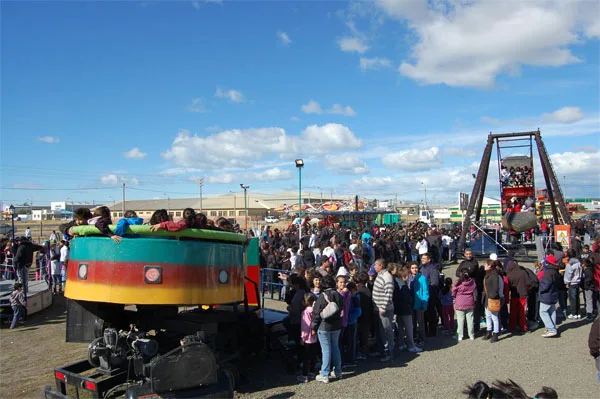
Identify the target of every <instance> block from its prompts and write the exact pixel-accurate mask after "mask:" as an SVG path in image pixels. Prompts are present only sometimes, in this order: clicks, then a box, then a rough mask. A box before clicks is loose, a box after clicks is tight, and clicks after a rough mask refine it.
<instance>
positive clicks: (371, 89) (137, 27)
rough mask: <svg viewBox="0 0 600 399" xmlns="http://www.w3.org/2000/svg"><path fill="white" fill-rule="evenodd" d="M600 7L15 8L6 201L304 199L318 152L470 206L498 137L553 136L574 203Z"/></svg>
mask: <svg viewBox="0 0 600 399" xmlns="http://www.w3.org/2000/svg"><path fill="white" fill-rule="evenodd" d="M598 11H599V10H598V5H597V4H596V3H595V2H563V1H537V0H532V1H528V2H519V3H517V2H480V1H473V2H467V3H465V2H463V1H458V0H450V1H437V2H427V1H425V0H423V1H421V0H410V1H393V0H382V1H376V2H374V3H361V2H359V3H353V2H350V3H348V2H256V1H244V2H242V1H239V2H227V1H224V2H214V1H211V2H203V1H198V2H194V1H192V2H190V1H187V2H145V3H144V2H124V1H123V2H91V1H90V2H83V1H81V2H52V1H46V2H44V1H42V2H3V3H2V15H1V18H2V20H1V23H2V26H1V33H2V43H1V45H2V47H1V48H2V59H1V68H2V69H1V73H2V74H1V77H2V82H1V83H2V85H1V86H2V87H1V88H2V103H1V112H2V119H1V121H0V127H1V149H0V156H1V166H2V168H1V180H2V181H1V184H0V186H1V189H0V197H1V199H2V201H3V202H22V201H29V200H30V199H33V202H34V204H48V203H49V202H50V201H57V200H61V199H64V198H65V197H67V196H68V197H70V198H71V199H73V200H74V201H91V200H92V199H93V200H95V201H97V202H103V201H109V200H111V198H116V199H119V198H120V197H121V190H120V185H121V183H123V182H124V183H125V184H126V187H127V197H128V198H129V199H143V198H157V197H158V198H164V197H166V195H169V196H170V197H171V198H175V197H191V196H196V195H197V194H196V193H197V192H198V186H197V183H196V182H197V179H198V178H199V177H203V178H204V181H205V184H204V193H205V195H218V194H223V193H228V192H229V191H230V190H234V191H239V183H245V184H249V185H250V186H251V189H252V190H256V191H260V192H265V193H268V192H277V191H280V190H295V189H297V184H298V183H297V171H296V169H295V167H294V159H295V158H297V157H302V158H303V159H304V160H305V162H306V166H305V168H304V170H303V174H302V176H303V187H305V188H306V189H308V190H312V191H314V192H318V191H319V189H317V187H321V188H322V189H323V191H325V192H329V190H330V189H333V190H334V192H335V193H338V194H344V195H346V194H347V195H354V194H358V195H360V196H362V197H368V198H379V199H385V198H392V197H393V196H395V195H397V196H398V198H399V199H405V200H411V201H420V199H422V197H423V191H422V185H421V184H420V183H421V182H422V181H423V182H425V183H426V185H427V190H428V196H430V200H431V199H432V197H435V198H436V201H451V202H454V201H455V199H456V198H457V192H459V191H465V192H469V193H470V191H471V189H472V184H473V180H472V177H471V173H476V171H477V167H478V163H479V161H480V159H481V151H482V150H483V148H484V146H485V141H486V135H487V134H488V133H489V132H490V131H493V132H495V133H496V132H497V133H503V132H514V131H528V130H535V129H537V128H538V127H539V128H540V129H541V131H542V136H543V138H544V141H545V144H546V147H547V148H548V151H549V152H550V154H551V156H552V161H553V164H554V166H555V169H556V172H557V175H558V176H559V179H560V180H561V182H565V183H566V187H567V195H568V196H578V197H581V196H593V197H599V196H600V176H599V174H598V166H597V165H598V163H599V162H600V153H599V144H600V143H599V137H600V136H599V134H598V133H599V131H600V117H599V106H600V103H599V89H600V83H599V76H600V75H599V58H600V57H599V42H598V38H599V37H600V22H598V19H597V18H594V16H597V15H598ZM507 155H510V154H508V153H507ZM490 169H491V172H490V184H489V185H488V187H489V193H490V194H491V195H492V196H493V195H494V192H496V193H497V191H498V188H497V186H498V185H497V176H496V175H494V173H493V172H494V170H495V169H494V168H493V167H492V168H490ZM538 177H539V179H538V181H537V183H538V186H540V185H541V186H543V179H542V178H541V175H539V174H538ZM88 188H94V190H89V189H88ZM56 189H60V190H56ZM186 193H189V194H186Z"/></svg>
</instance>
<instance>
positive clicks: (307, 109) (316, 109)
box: [300, 100, 356, 116]
mask: <svg viewBox="0 0 600 399" xmlns="http://www.w3.org/2000/svg"><path fill="white" fill-rule="evenodd" d="M300 108H301V109H302V112H304V113H305V114H318V115H320V114H322V113H327V114H332V115H344V116H356V111H354V110H353V109H352V107H350V106H349V105H346V106H343V105H340V104H333V105H332V106H331V108H330V109H328V110H325V111H323V108H321V104H319V103H318V102H316V101H315V100H310V101H309V102H308V104H304V105H303V106H302V107H300Z"/></svg>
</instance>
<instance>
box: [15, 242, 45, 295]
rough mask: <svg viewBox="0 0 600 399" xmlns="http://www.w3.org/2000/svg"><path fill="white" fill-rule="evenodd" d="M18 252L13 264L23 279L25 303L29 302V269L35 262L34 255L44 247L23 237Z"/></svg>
mask: <svg viewBox="0 0 600 399" xmlns="http://www.w3.org/2000/svg"><path fill="white" fill-rule="evenodd" d="M17 242H18V247H17V251H16V253H15V257H14V258H13V264H14V265H15V270H16V271H17V272H18V273H19V275H20V277H21V283H22V284H23V295H24V296H25V301H27V283H28V280H29V268H30V267H31V263H32V262H33V253H34V252H35V251H41V250H43V249H44V247H42V246H40V245H35V244H33V243H32V242H31V241H29V240H28V239H27V238H25V237H21V238H20V239H19V240H18V241H17Z"/></svg>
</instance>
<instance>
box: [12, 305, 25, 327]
mask: <svg viewBox="0 0 600 399" xmlns="http://www.w3.org/2000/svg"><path fill="white" fill-rule="evenodd" d="M12 310H13V319H12V323H11V324H10V328H15V327H16V326H17V321H19V320H23V319H24V318H25V306H22V305H15V306H13V307H12Z"/></svg>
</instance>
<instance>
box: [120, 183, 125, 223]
mask: <svg viewBox="0 0 600 399" xmlns="http://www.w3.org/2000/svg"><path fill="white" fill-rule="evenodd" d="M121 212H123V217H125V183H123V203H122V204H121Z"/></svg>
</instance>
